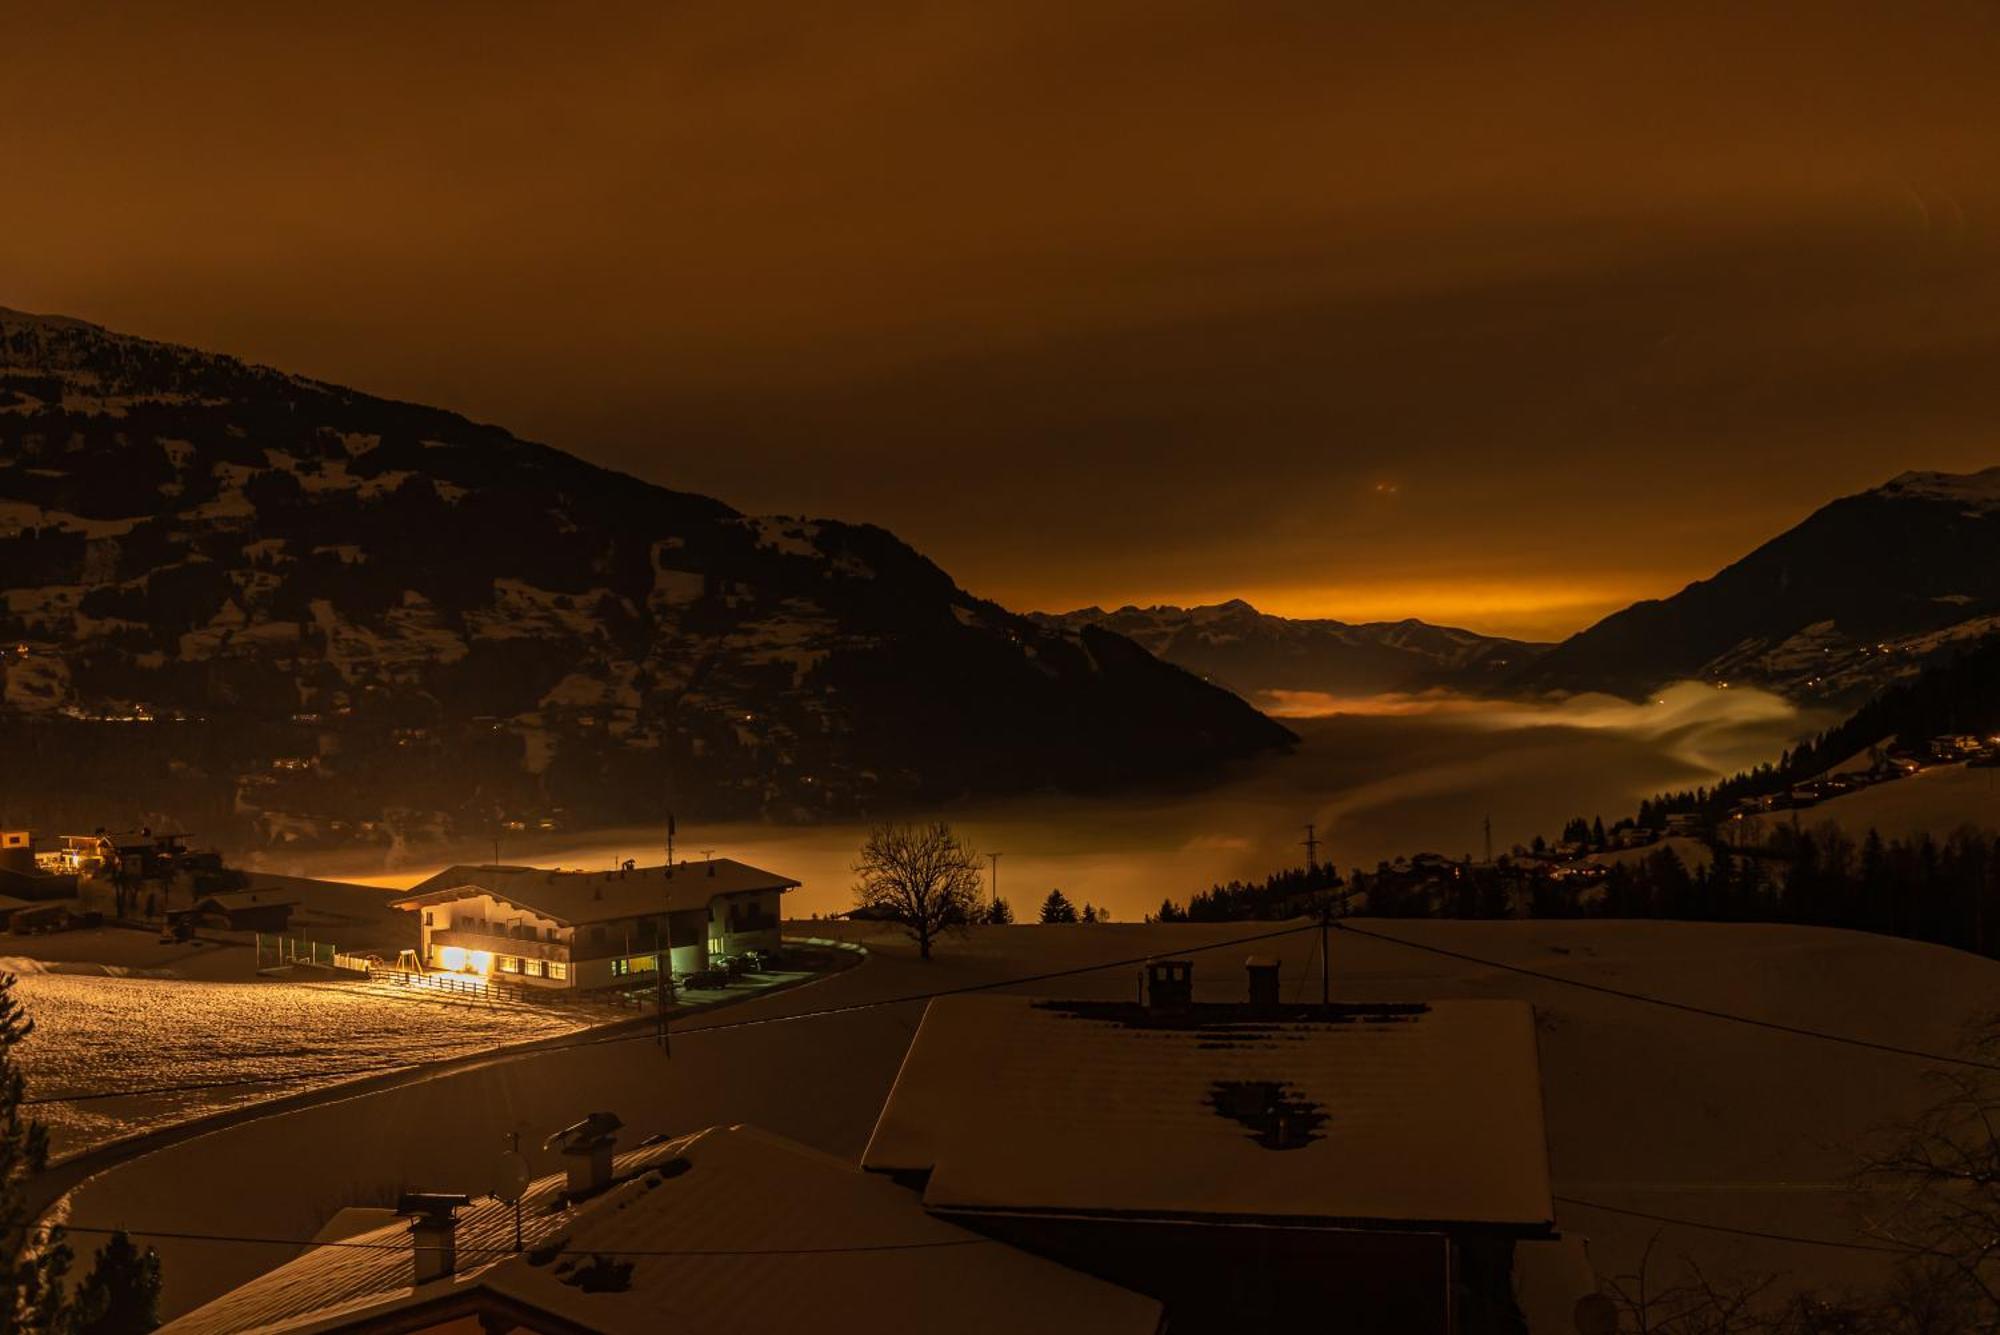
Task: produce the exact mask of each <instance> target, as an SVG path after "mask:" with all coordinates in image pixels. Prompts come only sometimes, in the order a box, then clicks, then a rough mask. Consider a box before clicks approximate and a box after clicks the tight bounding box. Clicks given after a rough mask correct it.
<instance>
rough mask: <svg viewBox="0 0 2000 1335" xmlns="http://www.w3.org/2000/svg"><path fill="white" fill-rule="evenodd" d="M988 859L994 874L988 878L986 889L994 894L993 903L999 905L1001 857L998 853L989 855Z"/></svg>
mask: <svg viewBox="0 0 2000 1335" xmlns="http://www.w3.org/2000/svg"><path fill="white" fill-rule="evenodd" d="M986 859H987V861H989V862H991V863H992V864H993V874H992V875H991V876H990V877H988V878H987V882H986V888H987V889H988V890H989V891H991V892H992V894H993V902H994V903H995V904H998V903H999V902H1000V855H999V854H998V853H988V854H987V855H986Z"/></svg>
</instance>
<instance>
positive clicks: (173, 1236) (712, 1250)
mask: <svg viewBox="0 0 2000 1335" xmlns="http://www.w3.org/2000/svg"><path fill="white" fill-rule="evenodd" d="M585 1217H586V1218H587V1216H585ZM577 1222H581V1220H579V1221H577ZM36 1227H37V1228H39V1229H41V1231H43V1232H45V1233H54V1232H63V1233H93V1234H113V1233H124V1234H126V1235H128V1236H130V1237H137V1238H144V1239H146V1240H147V1241H148V1242H220V1243H228V1244H231V1245H237V1246H246V1247H313V1248H319V1247H338V1248H342V1249H345V1250H348V1251H391V1252H408V1251H410V1250H412V1249H413V1247H414V1246H415V1244H412V1243H408V1242H355V1241H353V1240H343V1241H337V1242H315V1241H313V1240H312V1239H311V1238H265V1237H249V1236H246V1235H243V1234H233V1233H191V1232H185V1231H157V1230H153V1229H147V1228H105V1227H102V1226H98V1225H90V1224H42V1225H36ZM994 1242H995V1240H994V1239H992V1238H986V1237H974V1238H933V1239H930V1240H928V1241H925V1242H859V1243H847V1244H843V1245H838V1246H831V1247H688V1248H652V1249H635V1248H623V1249H612V1248H607V1247H556V1248H548V1247H535V1246H530V1247H528V1248H526V1249H519V1248H515V1247H512V1246H502V1245H499V1244H494V1245H488V1246H465V1245H463V1244H455V1245H454V1247H453V1250H454V1251H456V1252H457V1253H458V1254H459V1255H461V1256H463V1255H467V1254H471V1255H489V1254H490V1255H496V1256H513V1255H516V1254H518V1253H520V1252H522V1251H523V1250H525V1251H528V1252H533V1253H534V1254H535V1255H537V1256H640V1257H646V1256H652V1257H672V1256H686V1257H701V1256H837V1255H838V1256H844V1255H849V1254H852V1253H856V1252H914V1251H936V1250H939V1249H941V1248H946V1247H978V1246H984V1245H987V1244H990V1243H994Z"/></svg>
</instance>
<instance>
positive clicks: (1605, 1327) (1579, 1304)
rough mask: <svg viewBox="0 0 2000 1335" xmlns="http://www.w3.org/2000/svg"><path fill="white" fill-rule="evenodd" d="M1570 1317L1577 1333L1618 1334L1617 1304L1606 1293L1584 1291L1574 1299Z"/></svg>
mask: <svg viewBox="0 0 2000 1335" xmlns="http://www.w3.org/2000/svg"><path fill="white" fill-rule="evenodd" d="M1570 1319H1571V1320H1572V1321H1574V1322H1575V1323H1576V1330H1577V1335H1618V1304H1617V1303H1614V1302H1612V1301H1611V1298H1610V1297H1609V1295H1607V1294H1602V1293H1586V1294H1584V1295H1583V1296H1582V1297H1581V1298H1578V1299H1577V1300H1576V1306H1575V1307H1574V1308H1573V1309H1572V1310H1571V1313H1570Z"/></svg>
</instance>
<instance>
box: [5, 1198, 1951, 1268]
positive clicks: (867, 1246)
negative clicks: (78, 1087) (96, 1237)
mask: <svg viewBox="0 0 2000 1335" xmlns="http://www.w3.org/2000/svg"><path fill="white" fill-rule="evenodd" d="M1551 1199H1552V1200H1554V1201H1555V1202H1556V1203H1557V1204H1558V1205H1569V1206H1575V1207H1577V1208H1580V1209H1585V1210H1598V1211H1601V1212H1603V1213H1605V1214H1614V1215H1623V1216H1625V1217H1627V1218H1631V1219H1643V1220H1645V1221H1647V1222H1648V1223H1654V1224H1669V1225H1674V1226H1676V1227H1680V1228H1693V1229H1700V1230H1702V1231H1704V1232H1709V1233H1726V1234H1729V1235H1731V1236H1733V1237H1741V1238H1755V1239H1758V1240H1760V1241H1764V1242H1786V1243H1797V1244H1799V1245H1801V1246H1809V1247H1833V1248H1838V1249H1841V1250H1844V1251H1860V1252H1879V1253H1883V1254H1887V1255H1893V1256H1927V1255H1931V1254H1932V1253H1931V1252H1929V1251H1927V1250H1926V1249H1924V1248H1921V1247H1903V1246H1898V1245H1896V1244H1894V1243H1883V1242H1862V1241H1859V1240H1855V1239H1844V1238H1814V1237H1807V1236H1805V1235H1803V1234H1797V1233H1780V1232H1777V1231H1775V1230H1772V1229H1759V1228H1744V1227H1741V1226H1739V1225H1735V1224H1718V1223H1714V1222H1712V1221H1709V1220H1704V1219H1689V1218H1686V1217H1685V1216H1682V1215H1670V1214H1660V1213H1658V1212H1656V1211H1652V1210H1635V1209H1632V1208H1630V1207H1627V1206H1622V1205H1607V1204H1605V1203H1604V1202H1602V1201H1592V1200H1585V1199H1583V1198H1581V1197H1577V1196H1554V1197H1552V1198H1551ZM36 1227H37V1228H38V1229H40V1230H41V1231H42V1232H45V1233H53V1232H63V1233H91V1234H104V1235H109V1234H114V1233H124V1234H127V1235H129V1236H133V1237H139V1238H144V1239H147V1240H148V1241H171V1242H214V1243H224V1244H228V1245H232V1246H246V1247H337V1248H343V1249H347V1250H352V1251H394V1252H403V1251H408V1250H409V1249H410V1248H411V1246H412V1244H410V1243H406V1242H357V1241H353V1240H351V1239H349V1240H341V1241H333V1242H315V1241H314V1240H312V1239H310V1238H273V1237H255V1236H249V1235H245V1234H235V1233H197V1232H190V1231H186V1230H160V1229H149V1228H143V1227H141V1228H133V1227H129V1226H128V1227H124V1228H109V1227H105V1226H103V1225H92V1224H46V1225H37V1226H36ZM995 1241H996V1240H995V1239H992V1238H986V1237H976V1238H938V1239H931V1240H928V1241H923V1242H873V1243H848V1244H841V1245H836V1246H828V1247H735V1248H721V1247H702V1248H653V1249H623V1250H613V1249H608V1248H604V1247H557V1248H554V1249H550V1248H547V1247H529V1248H527V1250H528V1251H532V1252H535V1253H537V1254H538V1255H557V1256H583V1255H592V1256H633V1257H705V1256H707V1257H725V1256H824V1255H847V1254H851V1253H865V1252H899V1251H928V1250H936V1249H940V1248H948V1247H973V1246H979V1245H982V1244H986V1243H993V1242H995ZM456 1250H457V1251H458V1252H459V1253H460V1254H461V1255H465V1254H472V1255H486V1254H492V1255H513V1254H515V1253H516V1252H517V1251H518V1250H519V1249H517V1248H514V1247H511V1246H506V1245H501V1244H491V1245H484V1246H467V1245H459V1246H458V1247H457V1248H456Z"/></svg>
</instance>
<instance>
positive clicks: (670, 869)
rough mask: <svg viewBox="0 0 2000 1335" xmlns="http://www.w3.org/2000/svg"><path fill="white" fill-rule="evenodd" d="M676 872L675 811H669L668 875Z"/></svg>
mask: <svg viewBox="0 0 2000 1335" xmlns="http://www.w3.org/2000/svg"><path fill="white" fill-rule="evenodd" d="M673 874H674V813H673V812H671V811H669V812H668V813H667V875H669V876H672V875H673Z"/></svg>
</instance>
